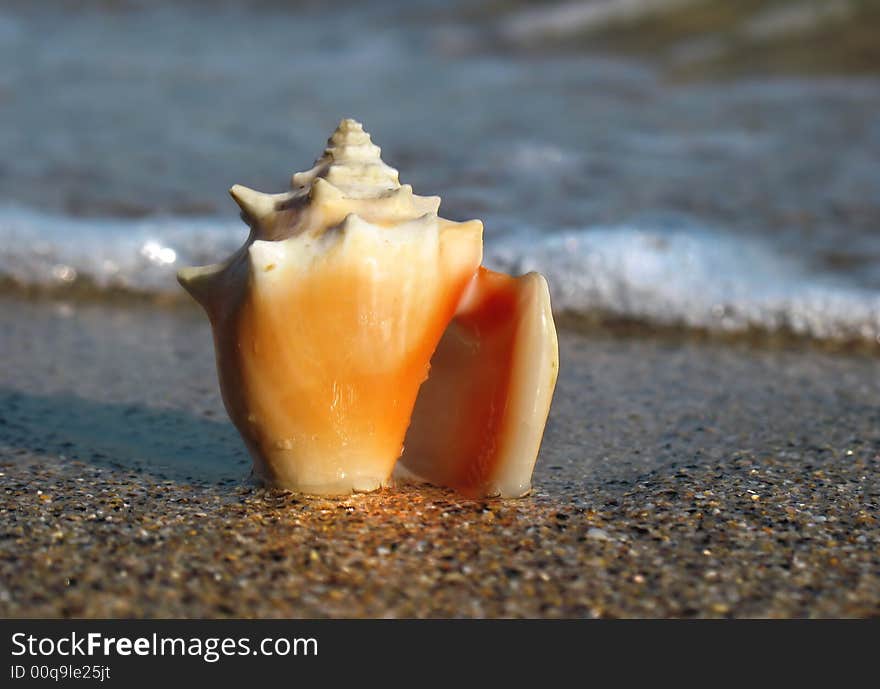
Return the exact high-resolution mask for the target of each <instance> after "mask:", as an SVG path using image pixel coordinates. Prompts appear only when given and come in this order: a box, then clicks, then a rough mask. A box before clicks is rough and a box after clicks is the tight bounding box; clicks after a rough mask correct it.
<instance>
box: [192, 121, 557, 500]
mask: <svg viewBox="0 0 880 689" xmlns="http://www.w3.org/2000/svg"><path fill="white" fill-rule="evenodd" d="M230 194H231V195H232V197H233V199H234V200H235V201H236V203H238V205H239V207H240V208H241V211H242V213H241V214H242V218H243V219H244V221H245V222H246V223H247V224H248V225H249V226H250V228H251V232H250V235H249V237H248V239H247V241H246V242H245V244H244V246H242V248H241V249H239V250H238V251H237V252H236V253H235V254H233V255H232V256H231V257H230V258H229V259H228V260H227V261H225V262H223V263H220V264H216V265H211V266H202V267H193V268H184V269H183V270H181V271H180V272H179V273H178V279H179V281H180V283H181V284H182V285H183V287H184V288H185V289H186V290H187V291H188V292H189V293H190V294H191V295H192V296H193V297H194V298H195V299H196V300H197V301H198V302H199V303H200V304H201V305H202V307H203V308H204V309H205V311H206V313H207V315H208V318H209V319H210V321H211V326H212V330H213V334H214V345H215V352H216V359H217V370H218V375H219V379H220V388H221V392H222V396H223V400H224V404H225V406H226V409H227V411H228V413H229V416H230V418H231V420H232V422H233V423H234V424H235V426H236V428H237V429H238V431H239V432H240V433H241V435H242V438H243V439H244V442H245V444H246V446H247V447H248V450H249V451H250V453H251V456H252V457H253V461H254V473H255V474H256V475H257V476H258V477H260V478H262V479H263V480H264V481H266V482H267V483H269V484H272V485H277V486H280V487H284V488H289V489H292V490H297V491H300V492H305V493H316V494H324V495H331V494H344V493H350V492H352V491H369V490H375V489H377V488H379V487H381V486H383V485H386V484H387V483H388V482H389V480H390V477H391V475H392V471H393V469H394V467H395V463H397V462H398V459H399V458H401V454H402V453H403V457H402V459H401V462H400V464H401V467H400V468H399V470H398V476H407V477H410V478H417V479H420V480H425V481H429V482H432V483H436V484H438V485H445V486H449V487H452V488H456V489H459V490H462V491H465V492H469V493H474V494H486V495H489V494H497V495H501V496H514V495H522V494H524V493H525V492H527V491H528V488H529V482H530V479H531V474H532V469H533V467H534V463H535V459H536V456H537V452H538V446H539V445H540V441H541V436H542V433H543V428H544V424H545V422H546V418H547V414H548V411H549V406H550V398H551V397H552V392H553V387H554V385H555V379H556V369H557V367H558V353H557V344H556V332H555V328H554V326H553V319H552V314H551V312H550V301H549V292H548V290H547V285H546V282H545V281H544V279H543V278H542V277H540V276H539V275H537V274H529V275H526V276H523V277H521V278H511V277H509V276H505V275H501V274H498V273H493V272H491V271H488V270H486V269H484V268H481V267H480V263H481V260H482V230H483V226H482V223H481V222H480V221H479V220H470V221H467V222H453V221H450V220H445V219H443V218H440V217H439V216H438V215H437V212H438V209H439V206H440V199H439V198H438V197H436V196H418V195H416V194H414V193H413V190H412V187H411V186H409V185H406V184H404V185H401V184H400V182H399V179H398V173H397V171H396V170H395V169H394V168H392V167H389V166H388V165H386V164H385V163H384V162H383V161H382V159H381V156H380V149H379V147H378V146H376V145H375V144H373V143H372V141H371V139H370V135H369V134H367V133H366V132H365V131H364V130H363V127H362V126H361V124H360V123H358V122H356V121H354V120H351V119H346V120H343V121H342V122H341V123H340V124H339V127H338V128H337V129H336V131H335V132H334V133H333V135H332V136H331V137H330V139H329V141H328V146H327V148H326V150H325V151H324V154H323V156H322V157H321V158H319V159H318V160H317V161H316V162H315V165H314V166H313V167H312V168H311V169H310V170H308V171H306V172H300V173H297V174H295V175H293V177H292V180H291V191H288V192H284V193H280V194H264V193H261V192H258V191H254V190H252V189H248V188H247V187H243V186H241V185H235V186H233V187H232V189H230ZM438 345H439V347H438ZM432 357H433V358H432ZM429 370H430V371H431V375H430V377H429V375H428V373H429ZM426 380H427V383H425V381H426ZM420 389H421V391H422V392H421V393H420ZM417 397H418V398H419V399H418V404H417V403H416V399H417ZM414 410H415V411H414ZM411 421H412V424H411ZM408 428H409V429H410V430H409V433H408V434H407V429H408ZM405 437H406V444H407V450H406V452H405V453H404V452H403V448H404V439H405Z"/></svg>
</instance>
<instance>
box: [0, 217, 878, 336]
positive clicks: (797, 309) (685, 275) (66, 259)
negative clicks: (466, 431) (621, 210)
mask: <svg viewBox="0 0 880 689" xmlns="http://www.w3.org/2000/svg"><path fill="white" fill-rule="evenodd" d="M245 236H246V229H245V228H244V226H243V225H242V224H241V223H240V222H239V221H238V220H230V219H228V218H222V219H221V218H216V217H198V218H196V217H153V218H146V219H129V218H118V219H84V218H72V217H67V216H62V215H54V214H48V213H42V212H39V211H35V210H32V209H28V208H24V207H20V206H5V207H0V281H2V282H3V283H5V284H7V285H12V286H14V287H16V288H26V289H28V290H31V291H37V292H40V291H45V292H47V293H52V294H55V295H57V294H58V293H59V292H60V293H62V294H63V293H64V292H65V291H68V290H69V291H73V290H74V289H75V287H76V286H77V285H82V284H87V285H89V286H90V288H92V289H93V290H95V291H97V293H98V294H102V293H106V294H108V295H110V294H113V293H117V292H120V291H124V292H129V293H136V294H143V295H155V296H161V297H163V298H166V299H167V298H170V299H175V298H180V299H185V298H186V297H185V295H184V294H183V291H182V290H181V289H180V288H179V286H178V285H177V282H176V279H175V272H176V270H177V269H178V268H179V267H180V266H183V265H200V264H206V263H211V262H214V261H218V260H221V259H223V258H225V257H226V256H228V255H229V254H230V253H232V251H234V250H235V249H236V248H238V246H240V244H241V243H242V241H243V240H244V238H245ZM485 263H486V264H487V265H488V266H490V267H493V268H497V269H500V270H504V271H506V272H510V273H514V274H520V273H524V272H528V271H531V270H537V271H539V272H541V273H543V274H544V275H545V276H546V277H547V279H548V282H549V283H550V289H551V293H552V297H553V303H554V309H555V310H556V311H557V312H559V313H571V314H596V313H600V314H605V315H608V316H612V317H619V318H625V319H629V320H634V321H640V322H644V323H646V324H652V325H663V326H683V327H687V328H699V329H705V330H710V331H722V332H733V333H735V332H745V331H750V330H762V331H767V332H771V333H772V332H780V331H784V332H787V333H793V334H796V335H799V336H804V337H810V338H817V339H823V340H824V339H831V340H877V341H880V292H878V291H876V290H872V289H868V288H865V287H862V286H859V285H856V284H850V283H848V282H845V281H843V280H841V279H840V278H836V277H833V276H829V275H824V274H820V273H816V272H815V271H811V270H809V269H807V267H806V266H805V264H803V263H802V262H799V261H798V260H797V259H796V258H795V257H792V256H788V255H785V254H783V253H781V251H780V250H778V249H776V248H775V247H773V246H772V245H771V244H769V243H767V242H764V241H762V240H760V239H758V238H755V237H751V236H748V237H746V236H740V235H734V234H729V233H726V232H724V231H720V230H716V229H712V228H707V227H701V226H694V225H692V224H688V223H680V224H670V223H659V222H658V223H654V224H650V223H649V222H644V223H639V224H632V225H616V226H593V227H586V228H575V229H569V230H565V231H559V232H553V233H541V232H538V231H536V230H532V231H525V232H521V233H518V234H517V236H516V237H499V238H493V239H492V240H491V241H489V242H487V246H486V256H485Z"/></svg>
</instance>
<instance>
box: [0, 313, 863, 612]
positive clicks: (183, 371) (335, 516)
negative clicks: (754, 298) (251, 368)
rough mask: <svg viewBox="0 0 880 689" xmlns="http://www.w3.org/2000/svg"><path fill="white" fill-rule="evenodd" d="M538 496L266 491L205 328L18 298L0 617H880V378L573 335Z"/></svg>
mask: <svg viewBox="0 0 880 689" xmlns="http://www.w3.org/2000/svg"><path fill="white" fill-rule="evenodd" d="M560 346H561V375H560V380H559V385H558V388H557V393H556V397H555V402H554V407H553V411H552V413H551V419H550V422H549V425H548V429H547V433H546V436H545V442H544V446H543V449H542V453H541V456H540V458H539V462H538V467H537V469H536V472H535V483H534V491H533V493H532V495H531V496H529V497H527V498H525V499H522V500H515V501H495V500H486V501H473V500H463V499H460V498H458V497H457V496H456V495H454V494H452V493H449V492H446V491H441V490H437V489H426V488H414V487H407V486H400V487H397V488H394V489H388V490H385V491H382V492H380V493H376V494H372V495H358V496H352V497H350V498H347V499H342V500H326V499H317V498H303V497H301V496H296V495H292V494H289V493H284V492H277V491H269V490H264V489H261V488H257V487H254V486H252V485H249V484H248V482H247V479H246V477H247V469H248V466H249V459H248V458H247V457H246V456H245V453H244V451H243V449H242V448H241V445H240V442H239V440H238V437H237V435H236V433H235V431H234V429H233V428H232V426H231V425H230V424H229V423H228V421H227V420H226V416H225V412H224V411H223V408H222V404H221V402H220V399H219V393H218V391H217V384H216V376H215V373H214V370H213V358H212V353H211V348H210V347H211V345H210V334H209V332H208V329H207V327H206V324H205V323H204V321H203V319H202V317H201V316H200V315H199V314H198V313H196V312H195V311H192V312H190V311H183V312H180V311H173V310H169V309H161V308H153V307H148V306H136V307H132V306H131V305H127V306H125V307H115V306H99V305H83V304H75V305H74V304H62V303H49V302H46V301H31V302H28V301H24V300H0V351H2V353H3V356H2V358H3V374H2V378H0V473H2V475H0V488H2V493H0V494H2V498H0V515H2V516H0V616H4V617H23V616H28V617H56V616H72V617H92V616H96V617H118V616H125V617H128V616H146V617H214V616H224V617H225V616H233V617H303V616H306V617H315V616H371V617H412V616H416V617H423V616H443V617H458V616H479V617H496V616H528V617H533V616H549V617H559V616H565V617H571V616H576V617H583V616H587V617H616V616H621V617H632V616H647V617H655V616H712V617H716V616H735V617H754V616H760V617H764V616H771V617H775V616H780V617H790V616H798V617H801V616H868V615H878V614H880V527H878V524H877V506H878V502H880V458H878V450H880V375H878V365H880V361H878V360H877V359H876V358H874V357H871V356H869V355H866V354H864V353H849V354H846V353H829V352H822V351H819V350H817V349H815V348H812V347H810V346H808V345H805V344H801V345H788V346H782V347H769V346H763V347H762V346H754V345H752V344H748V343H745V342H743V343H736V342H734V343H712V342H698V341H694V340H692V339H685V338H671V337H663V338H639V337H621V336H617V335H613V334H609V333H605V332H600V331H596V330H593V331H587V332H574V331H570V330H569V331H564V332H563V333H561V338H560Z"/></svg>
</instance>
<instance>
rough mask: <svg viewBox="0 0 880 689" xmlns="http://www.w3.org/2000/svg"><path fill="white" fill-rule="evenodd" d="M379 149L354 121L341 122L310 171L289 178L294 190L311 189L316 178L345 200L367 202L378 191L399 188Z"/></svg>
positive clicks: (360, 125) (397, 179) (393, 171)
mask: <svg viewBox="0 0 880 689" xmlns="http://www.w3.org/2000/svg"><path fill="white" fill-rule="evenodd" d="M381 154H382V149H381V148H379V147H378V146H377V145H376V144H374V143H373V142H372V140H371V138H370V135H369V134H368V133H367V132H365V131H364V126H363V125H362V124H361V123H360V122H358V121H357V120H352V119H344V120H342V121H341V122H340V123H339V126H337V127H336V131H334V132H333V134H332V136H331V137H330V138H329V139H328V140H327V147H326V148H325V149H324V154H323V155H322V156H321V157H320V158H318V160H316V161H315V164H314V166H313V167H312V169H311V170H307V171H305V172H297V173H296V174H295V175H293V177H292V178H291V186H292V187H293V188H294V189H298V188H304V187H309V186H311V185H312V184H313V183H314V181H315V180H316V179H317V178H323V179H324V181H326V182H327V183H329V184H331V185H333V186H334V187H336V188H337V189H339V190H340V191H341V192H342V193H343V194H344V195H345V196H347V197H349V198H370V197H373V196H376V195H377V192H379V191H383V190H385V191H387V190H389V189H397V188H399V187H400V178H399V173H398V172H397V170H395V169H394V168H393V167H391V166H390V165H386V164H385V162H384V161H383V160H382V156H381Z"/></svg>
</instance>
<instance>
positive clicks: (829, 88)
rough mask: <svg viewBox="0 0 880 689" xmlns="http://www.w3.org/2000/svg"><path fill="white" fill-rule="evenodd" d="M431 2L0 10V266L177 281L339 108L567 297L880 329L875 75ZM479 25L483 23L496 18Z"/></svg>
mask: <svg viewBox="0 0 880 689" xmlns="http://www.w3.org/2000/svg"><path fill="white" fill-rule="evenodd" d="M468 17H469V15H468V14H467V12H465V11H463V10H461V9H459V10H458V11H450V10H449V9H448V5H447V4H444V3H438V2H428V1H422V2H416V3H399V2H376V3H369V4H367V3H352V4H346V3H340V4H336V3H334V6H333V11H332V12H330V11H328V10H327V8H326V6H322V5H320V4H317V3H296V4H293V5H291V4H286V3H274V2H268V1H264V2H261V1H257V0H253V1H251V2H248V3H204V2H199V1H197V0H189V1H187V2H181V3H170V2H151V3H138V2H116V3H106V2H105V3H100V2H88V1H83V2H63V1H61V0H58V1H54V2H41V3H28V2H23V1H20V2H10V3H6V4H4V5H3V6H2V7H0V64H2V65H3V69H2V70H0V284H3V285H5V286H6V287H7V288H8V286H10V285H13V286H27V287H29V288H36V289H41V288H46V289H47V290H51V291H52V292H53V293H57V292H58V291H60V292H61V293H63V292H64V290H65V289H68V288H70V287H72V286H75V285H77V284H80V283H82V282H84V281H85V282H88V283H89V284H90V285H93V286H95V287H97V288H98V289H99V290H106V291H107V293H108V294H109V293H111V292H114V291H119V290H120V289H124V290H127V291H135V292H142V293H148V294H161V295H164V296H179V297H180V298H185V295H183V293H182V291H181V290H180V288H179V287H178V285H177V283H176V281H175V279H174V273H175V271H176V270H177V269H178V268H179V267H180V266H182V265H191V264H201V263H208V262H213V261H216V260H220V259H222V258H224V257H225V256H226V255H228V254H229V253H230V252H231V251H232V250H233V249H234V248H236V247H237V246H238V245H239V244H240V243H241V242H242V241H243V240H244V238H245V236H246V234H247V233H246V228H245V227H244V225H243V224H242V223H241V222H240V221H239V220H238V217H237V207H236V206H235V205H234V204H233V203H232V201H231V200H230V199H229V198H228V196H227V195H226V190H227V189H228V188H229V187H230V186H231V185H232V184H233V183H242V184H246V185H248V186H252V187H255V188H259V189H261V190H264V191H281V190H283V189H284V188H286V185H287V183H288V180H289V176H290V174H291V173H292V172H294V171H297V170H302V169H306V168H307V167H309V166H310V164H311V162H312V161H313V160H314V159H315V158H316V157H317V156H318V155H319V154H320V153H321V150H322V149H323V145H324V140H325V139H326V138H327V136H328V135H329V134H330V133H331V132H332V130H333V128H334V126H335V125H336V123H337V122H338V120H339V119H341V118H342V117H355V118H357V119H359V120H361V121H363V122H364V124H365V126H366V128H367V129H368V130H369V131H370V132H371V133H372V134H373V139H374V141H375V142H376V143H378V144H379V145H380V146H382V148H383V157H384V158H385V160H386V162H388V163H389V164H391V165H393V166H394V167H397V168H398V169H399V170H400V172H401V179H402V181H405V182H408V183H411V184H413V186H414V188H415V190H416V192H417V193H421V194H438V195H440V196H442V197H443V205H442V206H441V214H443V215H444V216H445V217H449V218H452V219H457V220H461V219H466V218H469V217H479V218H481V219H483V221H484V223H485V227H486V234H485V238H486V242H485V247H486V248H485V253H486V262H487V264H489V265H490V266H493V267H498V268H502V269H505V270H510V271H512V272H522V271H526V270H540V271H541V272H543V273H545V274H546V275H547V277H548V280H549V282H550V287H551V292H552V296H553V300H554V306H555V308H556V309H557V310H558V311H560V312H562V311H566V312H575V313H578V312H583V313H587V312H589V313H597V312H598V313H602V314H607V315H609V316H612V317H626V318H630V319H636V320H641V321H644V322H646V323H655V324H664V325H680V326H684V327H699V328H709V329H719V330H725V331H738V330H744V329H754V328H757V329H762V330H766V331H771V332H772V331H777V330H780V329H785V330H786V331H791V332H795V333H799V334H803V335H805V336H809V337H816V338H847V339H865V340H877V339H878V336H880V79H870V78H861V79H854V78H835V79H821V80H818V79H781V78H773V79H771V78H763V77H761V76H760V75H758V76H755V77H752V78H750V79H748V80H738V81H726V82H723V83H698V84H678V83H670V82H669V81H668V80H667V79H666V78H665V77H664V75H663V74H662V73H661V72H659V71H658V70H657V69H655V68H654V67H653V66H652V65H651V64H649V63H645V62H633V61H623V60H620V59H611V58H598V57H595V56H593V57H586V56H581V55H574V54H566V55H557V56H551V55H543V56H539V55H535V54H531V53H523V54H519V53H517V52H511V51H509V50H505V51H503V52H502V51H499V50H496V49H495V48H493V47H492V46H493V43H492V42H491V41H490V40H489V38H488V33H487V27H486V23H485V22H483V23H482V24H479V25H475V24H474V23H473V22H471V21H470V20H469V19H468ZM489 24H490V25H489V30H491V28H492V27H491V22H489Z"/></svg>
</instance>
